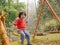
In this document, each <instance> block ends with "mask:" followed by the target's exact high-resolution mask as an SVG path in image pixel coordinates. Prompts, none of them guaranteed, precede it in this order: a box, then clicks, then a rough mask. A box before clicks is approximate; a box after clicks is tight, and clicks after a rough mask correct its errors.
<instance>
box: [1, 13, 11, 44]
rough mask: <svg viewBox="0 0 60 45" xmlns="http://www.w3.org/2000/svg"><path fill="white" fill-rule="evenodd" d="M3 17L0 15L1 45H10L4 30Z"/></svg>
mask: <svg viewBox="0 0 60 45" xmlns="http://www.w3.org/2000/svg"><path fill="white" fill-rule="evenodd" d="M4 23H5V17H4V16H3V14H2V15H0V35H1V34H2V35H3V36H2V45H10V43H9V38H8V36H7V32H6V28H5V25H4Z"/></svg>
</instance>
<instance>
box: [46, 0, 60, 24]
mask: <svg viewBox="0 0 60 45" xmlns="http://www.w3.org/2000/svg"><path fill="white" fill-rule="evenodd" d="M46 4H47V5H48V7H49V8H50V10H51V12H52V13H53V15H54V16H55V18H56V19H57V21H58V22H59V23H60V19H59V17H58V16H57V14H56V13H55V11H54V10H53V8H52V7H51V5H50V4H49V2H48V0H46Z"/></svg>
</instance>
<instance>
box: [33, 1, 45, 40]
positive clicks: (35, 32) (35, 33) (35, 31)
mask: <svg viewBox="0 0 60 45" xmlns="http://www.w3.org/2000/svg"><path fill="white" fill-rule="evenodd" d="M44 3H45V0H44V1H43V2H42V8H41V10H40V14H39V15H38V20H37V23H36V28H35V30H34V35H33V39H34V38H35V36H36V35H37V30H38V25H39V22H40V17H41V15H42V10H43V8H44Z"/></svg>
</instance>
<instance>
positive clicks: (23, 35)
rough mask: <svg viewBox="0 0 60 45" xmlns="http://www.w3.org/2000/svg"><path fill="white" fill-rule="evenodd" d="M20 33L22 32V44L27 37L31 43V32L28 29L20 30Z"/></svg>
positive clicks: (22, 44)
mask: <svg viewBox="0 0 60 45" xmlns="http://www.w3.org/2000/svg"><path fill="white" fill-rule="evenodd" d="M18 33H19V34H21V45H24V39H25V38H26V40H27V42H28V44H30V43H31V42H30V34H29V33H28V32H27V31H26V30H18Z"/></svg>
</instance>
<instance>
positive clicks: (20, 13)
mask: <svg viewBox="0 0 60 45" xmlns="http://www.w3.org/2000/svg"><path fill="white" fill-rule="evenodd" d="M22 14H24V15H25V16H26V13H25V12H19V16H18V17H19V18H20V17H21V15H22Z"/></svg>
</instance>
